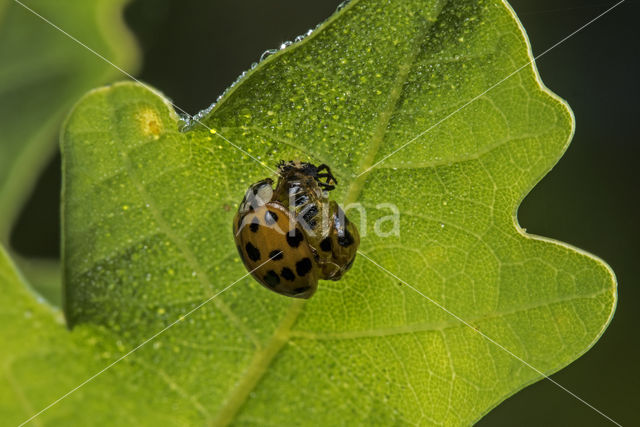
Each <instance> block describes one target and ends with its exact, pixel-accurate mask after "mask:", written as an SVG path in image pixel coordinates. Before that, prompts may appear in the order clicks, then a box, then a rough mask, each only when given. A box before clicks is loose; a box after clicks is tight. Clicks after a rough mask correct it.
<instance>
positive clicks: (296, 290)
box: [293, 286, 311, 295]
mask: <svg viewBox="0 0 640 427" xmlns="http://www.w3.org/2000/svg"><path fill="white" fill-rule="evenodd" d="M310 287H311V286H301V287H299V288H295V289H294V290H293V293H294V294H296V295H297V294H301V293H303V292H304V291H308V290H309V288H310Z"/></svg>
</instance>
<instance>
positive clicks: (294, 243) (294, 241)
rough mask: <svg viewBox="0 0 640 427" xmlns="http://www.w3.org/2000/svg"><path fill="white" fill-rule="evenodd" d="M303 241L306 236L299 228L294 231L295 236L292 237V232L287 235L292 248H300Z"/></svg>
mask: <svg viewBox="0 0 640 427" xmlns="http://www.w3.org/2000/svg"><path fill="white" fill-rule="evenodd" d="M302 239H304V236H303V235H302V231H300V230H299V229H298V228H296V229H295V230H294V232H293V235H291V232H289V233H287V243H288V244H289V246H291V247H292V248H297V247H298V246H300V242H302Z"/></svg>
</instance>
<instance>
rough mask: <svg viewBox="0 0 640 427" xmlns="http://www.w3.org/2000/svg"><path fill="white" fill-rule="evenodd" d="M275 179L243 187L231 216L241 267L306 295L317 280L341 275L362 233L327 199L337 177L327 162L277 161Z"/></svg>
mask: <svg viewBox="0 0 640 427" xmlns="http://www.w3.org/2000/svg"><path fill="white" fill-rule="evenodd" d="M278 173H279V178H278V182H277V184H276V186H275V188H274V187H273V180H271V179H270V178H266V179H263V180H262V181H258V182H256V183H255V184H253V185H251V186H250V187H249V189H248V190H247V192H246V194H245V196H244V198H243V199H242V202H241V203H240V206H239V207H238V212H237V213H236V215H235V217H234V220H233V234H234V238H235V242H236V246H237V248H238V253H239V254H240V258H241V259H242V261H243V263H244V265H245V267H246V268H247V270H248V271H250V272H251V274H252V275H253V277H254V278H255V279H256V280H257V281H258V282H259V283H260V284H262V285H263V286H265V287H267V288H268V289H271V290H272V291H275V292H277V293H279V294H282V295H286V296H290V297H295V298H310V297H311V296H312V295H313V294H314V293H315V291H316V289H317V288H318V280H319V279H324V280H339V279H340V278H341V277H342V276H343V274H344V273H345V272H346V271H348V270H349V269H350V268H351V266H352V265H353V261H354V260H355V256H356V252H357V250H358V245H359V244H360V235H359V233H358V230H357V228H356V227H355V225H354V224H353V223H352V222H350V221H349V220H348V219H347V217H346V215H345V214H344V211H343V210H342V209H341V208H340V206H338V204H337V203H336V202H335V201H330V200H329V191H331V190H333V189H335V186H336V185H337V184H338V182H337V180H336V179H335V177H334V176H333V174H332V173H331V170H330V169H329V167H328V166H327V165H320V166H315V165H313V164H311V163H305V162H299V161H287V162H285V161H281V162H280V163H279V164H278Z"/></svg>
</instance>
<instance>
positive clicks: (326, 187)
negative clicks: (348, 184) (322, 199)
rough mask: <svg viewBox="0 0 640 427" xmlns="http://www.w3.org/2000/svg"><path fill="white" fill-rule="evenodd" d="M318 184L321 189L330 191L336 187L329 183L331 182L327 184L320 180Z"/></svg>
mask: <svg viewBox="0 0 640 427" xmlns="http://www.w3.org/2000/svg"><path fill="white" fill-rule="evenodd" d="M318 185H319V186H320V187H321V188H322V189H323V190H327V191H331V190H334V189H335V188H336V186H335V185H331V184H327V183H326V182H322V181H318Z"/></svg>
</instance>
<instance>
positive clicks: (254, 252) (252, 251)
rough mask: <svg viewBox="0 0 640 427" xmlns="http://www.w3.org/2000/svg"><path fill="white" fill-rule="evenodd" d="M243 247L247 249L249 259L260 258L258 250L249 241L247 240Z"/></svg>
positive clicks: (255, 259)
mask: <svg viewBox="0 0 640 427" xmlns="http://www.w3.org/2000/svg"><path fill="white" fill-rule="evenodd" d="M244 248H245V249H246V250H247V255H249V259H250V260H251V261H258V260H259V259H260V250H259V249H258V248H256V247H255V246H253V245H252V244H251V242H247V244H246V245H245V246H244Z"/></svg>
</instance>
